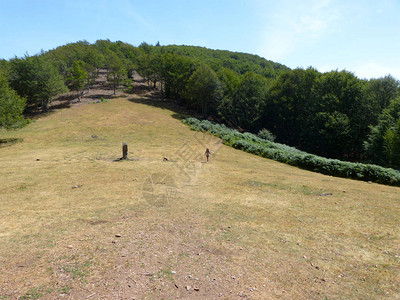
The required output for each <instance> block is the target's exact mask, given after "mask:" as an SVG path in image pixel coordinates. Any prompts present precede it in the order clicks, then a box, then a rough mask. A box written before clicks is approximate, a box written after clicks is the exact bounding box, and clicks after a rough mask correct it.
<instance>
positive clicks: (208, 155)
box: [205, 148, 211, 162]
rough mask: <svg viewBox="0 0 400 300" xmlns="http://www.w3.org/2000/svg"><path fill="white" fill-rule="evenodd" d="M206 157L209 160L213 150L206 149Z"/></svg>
mask: <svg viewBox="0 0 400 300" xmlns="http://www.w3.org/2000/svg"><path fill="white" fill-rule="evenodd" d="M205 154H206V159H207V161H206V162H208V160H209V159H210V155H211V152H210V149H208V148H207V149H206V153H205Z"/></svg>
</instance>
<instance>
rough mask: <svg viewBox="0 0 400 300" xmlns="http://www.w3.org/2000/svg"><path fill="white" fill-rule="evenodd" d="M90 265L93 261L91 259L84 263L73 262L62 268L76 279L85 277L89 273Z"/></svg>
mask: <svg viewBox="0 0 400 300" xmlns="http://www.w3.org/2000/svg"><path fill="white" fill-rule="evenodd" d="M90 265H91V262H90V261H89V260H87V261H85V262H83V263H79V262H75V263H73V264H68V265H65V266H64V267H62V270H63V271H64V272H66V273H69V274H71V275H72V277H73V278H74V279H83V278H85V277H86V276H87V275H88V273H89V271H88V268H89V266H90Z"/></svg>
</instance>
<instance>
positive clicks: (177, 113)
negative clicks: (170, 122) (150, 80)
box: [129, 89, 198, 120]
mask: <svg viewBox="0 0 400 300" xmlns="http://www.w3.org/2000/svg"><path fill="white" fill-rule="evenodd" d="M134 94H136V95H139V96H140V97H139V98H137V99H134V98H130V99H129V101H131V102H133V103H139V104H145V105H150V106H153V107H157V108H161V109H166V110H170V111H172V112H173V114H172V117H173V118H174V119H177V120H182V119H185V118H188V117H190V116H196V113H195V112H194V111H190V110H188V109H185V108H184V107H182V106H179V105H178V104H177V103H176V102H175V101H172V100H169V99H165V98H163V96H162V94H161V92H160V91H158V90H152V91H151V92H149V89H147V92H145V93H143V94H140V93H137V92H135V93H134ZM197 117H198V116H197Z"/></svg>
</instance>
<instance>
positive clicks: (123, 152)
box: [122, 143, 128, 159]
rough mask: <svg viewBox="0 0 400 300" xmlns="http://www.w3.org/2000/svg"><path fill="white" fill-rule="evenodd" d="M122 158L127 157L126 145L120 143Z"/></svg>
mask: <svg viewBox="0 0 400 300" xmlns="http://www.w3.org/2000/svg"><path fill="white" fill-rule="evenodd" d="M122 159H128V145H127V144H126V143H122Z"/></svg>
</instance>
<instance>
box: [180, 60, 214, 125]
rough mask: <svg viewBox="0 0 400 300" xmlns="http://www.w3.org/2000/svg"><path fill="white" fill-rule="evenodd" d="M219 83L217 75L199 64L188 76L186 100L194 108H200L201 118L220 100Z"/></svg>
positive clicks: (207, 67) (205, 116)
mask: <svg viewBox="0 0 400 300" xmlns="http://www.w3.org/2000/svg"><path fill="white" fill-rule="evenodd" d="M221 92H222V90H221V83H220V82H219V80H218V76H217V74H216V73H215V72H214V71H213V70H212V69H211V68H210V67H209V66H207V65H205V64H201V65H200V66H198V67H197V69H196V71H195V72H194V73H193V74H192V76H190V78H189V80H188V82H187V85H186V93H185V94H186V98H189V99H190V103H191V104H193V106H194V107H196V108H198V109H199V108H200V109H199V110H200V111H201V113H202V115H203V118H207V116H208V114H209V111H210V110H212V109H214V108H215V106H216V105H217V102H218V100H219V99H220V98H221Z"/></svg>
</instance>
